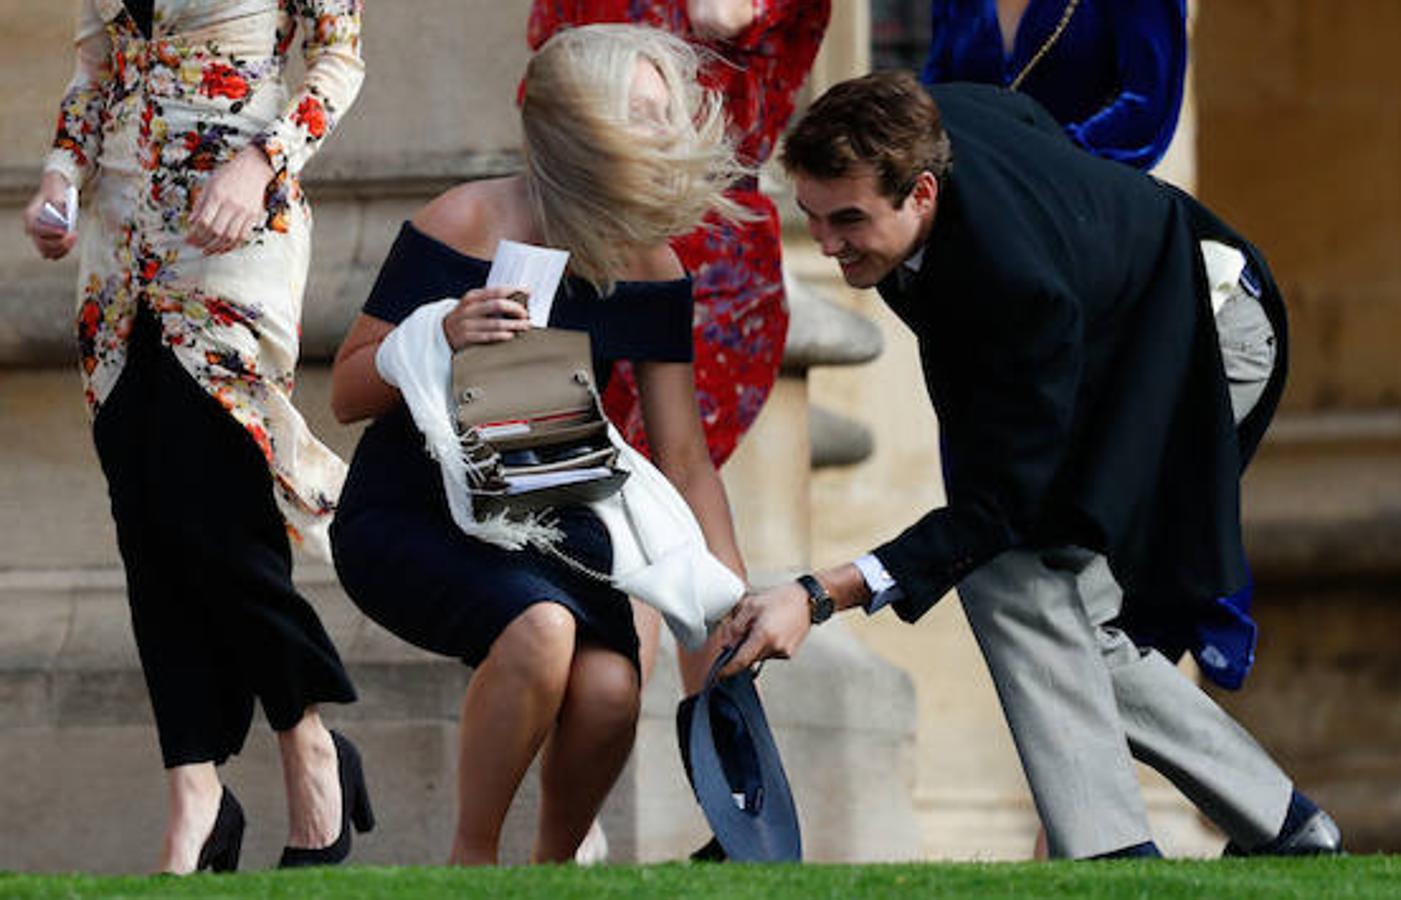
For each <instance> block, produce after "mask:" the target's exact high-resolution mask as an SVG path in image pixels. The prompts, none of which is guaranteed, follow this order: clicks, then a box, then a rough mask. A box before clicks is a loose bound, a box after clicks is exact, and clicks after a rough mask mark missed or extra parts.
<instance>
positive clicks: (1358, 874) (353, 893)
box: [0, 856, 1401, 900]
mask: <svg viewBox="0 0 1401 900" xmlns="http://www.w3.org/2000/svg"><path fill="white" fill-rule="evenodd" d="M0 897H52V898H81V897H102V898H121V897H288V898H320V897H326V898H356V897H415V898H417V897H429V898H433V897H444V898H447V897H451V898H454V900H461V898H478V897H480V898H516V897H520V898H536V897H538V898H542V900H566V898H572V897H617V898H621V897H627V898H633V897H662V898H675V900H704V898H715V900H785V898H803V900H810V898H841V900H847V898H864V897H890V898H899V900H911V898H916V897H941V898H942V897H976V898H979V900H986V898H999V897H1018V898H1028V897H1105V898H1116V900H1117V898H1130V897H1142V898H1152V900H1169V898H1176V897H1182V898H1193V900H1197V898H1218V897H1219V898H1224V900H1245V898H1251V897H1298V898H1308V900H1319V898H1355V897H1376V898H1387V900H1396V898H1401V857H1397V856H1354V857H1343V858H1330V859H1295V860H1285V859H1271V860H1219V861H1198V860H1173V861H1140V860H1124V861H1115V862H1097V863H1083V862H1082V863H1068V862H1056V863H930V864H925V865H877V866H830V865H803V866H798V865H783V866H741V865H686V864H669V865H659V866H604V867H600V868H593V869H579V868H574V867H572V866H569V867H535V868H517V869H472V870H466V869H417V868H382V869H368V868H349V869H322V870H311V871H299V872H255V873H249V874H246V875H200V876H195V877H191V878H169V877H99V876H92V875H5V874H0Z"/></svg>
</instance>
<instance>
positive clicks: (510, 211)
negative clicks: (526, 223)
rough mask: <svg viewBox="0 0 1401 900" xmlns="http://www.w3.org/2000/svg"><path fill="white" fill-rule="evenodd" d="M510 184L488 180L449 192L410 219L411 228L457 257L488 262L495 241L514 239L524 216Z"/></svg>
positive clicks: (505, 181)
mask: <svg viewBox="0 0 1401 900" xmlns="http://www.w3.org/2000/svg"><path fill="white" fill-rule="evenodd" d="M513 181H514V179H511V178H492V179H484V180H481V181H469V182H466V183H464V184H459V185H457V186H456V187H454V188H450V189H449V190H446V191H444V192H443V193H441V194H439V195H438V196H437V197H434V198H433V199H432V200H431V201H429V202H428V205H427V206H424V207H423V208H422V209H420V210H419V211H418V212H417V213H416V214H415V215H414V217H413V224H414V227H415V228H417V229H418V230H419V231H421V232H423V233H424V234H426V235H428V236H429V237H431V238H433V239H435V240H438V241H441V242H442V243H444V244H447V245H448V246H449V247H452V248H453V249H454V250H457V251H459V252H461V253H466V254H468V255H469V256H476V257H478V258H481V259H490V258H491V257H492V255H493V254H495V252H496V243H497V241H499V240H501V239H502V238H503V237H504V238H511V237H516V233H517V232H518V231H519V230H520V226H519V224H518V223H519V222H520V221H521V220H522V218H523V217H524V216H525V212H526V211H525V210H523V209H520V208H519V204H518V203H517V201H516V192H515V191H514V190H513V186H512V184H511V183H512V182H513ZM516 239H520V238H519V237H516Z"/></svg>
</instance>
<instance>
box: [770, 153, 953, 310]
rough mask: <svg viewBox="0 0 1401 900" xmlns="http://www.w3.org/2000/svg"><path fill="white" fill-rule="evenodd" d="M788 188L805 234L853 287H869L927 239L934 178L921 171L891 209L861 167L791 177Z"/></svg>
mask: <svg viewBox="0 0 1401 900" xmlns="http://www.w3.org/2000/svg"><path fill="white" fill-rule="evenodd" d="M793 183H794V187H795V189H796V193H797V200H798V206H799V208H801V209H802V211H803V215H805V216H806V217H807V224H808V234H810V235H812V239H813V240H814V241H817V244H818V246H819V247H820V248H821V249H822V255H824V256H830V257H833V258H834V259H836V261H837V265H838V266H840V267H841V270H842V278H844V279H845V280H846V283H847V284H849V285H851V286H852V287H859V288H868V287H874V286H875V285H876V284H877V283H878V282H879V281H880V280H881V279H882V278H884V277H885V276H887V275H889V274H890V273H891V272H892V271H894V269H895V267H896V266H898V265H900V263H902V262H904V261H905V260H906V259H908V258H909V257H910V256H911V255H912V254H913V253H914V252H915V250H916V249H917V248H918V247H919V245H920V244H921V243H922V242H923V240H924V238H925V237H926V236H928V234H929V226H930V225H931V224H932V223H933V220H934V207H935V201H936V199H937V196H938V191H939V188H938V181H937V180H935V178H934V176H933V175H931V174H929V173H928V172H922V173H920V175H919V178H918V179H917V180H916V182H915V186H914V188H913V190H911V191H910V193H909V194H908V195H907V196H906V197H905V198H904V200H902V201H901V202H900V203H899V205H896V204H895V203H894V202H893V201H892V200H891V199H890V197H888V196H886V195H885V194H883V193H881V191H880V186H879V183H878V182H877V179H876V173H875V171H874V170H873V169H871V168H869V167H866V166H861V167H859V168H857V169H856V170H854V171H853V172H851V173H850V174H847V175H843V176H840V177H838V178H817V177H814V176H812V175H808V174H806V173H804V172H797V173H795V174H794V176H793Z"/></svg>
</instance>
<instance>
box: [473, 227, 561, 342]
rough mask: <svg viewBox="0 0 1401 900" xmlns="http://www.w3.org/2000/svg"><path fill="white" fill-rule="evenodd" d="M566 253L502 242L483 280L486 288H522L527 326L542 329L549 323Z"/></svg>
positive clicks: (497, 246)
mask: <svg viewBox="0 0 1401 900" xmlns="http://www.w3.org/2000/svg"><path fill="white" fill-rule="evenodd" d="M568 262H569V251H567V250H555V249H552V248H550V247H537V246H535V245H534V244H522V243H519V242H517V241H501V242H500V243H498V244H497V245H496V256H495V258H494V259H492V261H491V271H490V272H488V273H487V276H486V286H487V287H514V288H522V289H524V290H526V291H528V292H529V293H530V300H529V301H528V305H529V309H530V324H531V325H534V326H535V327H536V328H544V327H545V326H546V325H548V324H549V323H550V308H551V307H552V306H554V302H555V291H557V290H559V282H560V279H561V278H563V277H564V266H565V264H566V263H568Z"/></svg>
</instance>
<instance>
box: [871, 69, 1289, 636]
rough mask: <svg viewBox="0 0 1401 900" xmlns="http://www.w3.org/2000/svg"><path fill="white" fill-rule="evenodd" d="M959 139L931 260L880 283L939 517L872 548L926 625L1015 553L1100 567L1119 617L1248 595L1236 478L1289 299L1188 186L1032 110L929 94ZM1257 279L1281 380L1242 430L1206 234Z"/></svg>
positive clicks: (987, 91)
mask: <svg viewBox="0 0 1401 900" xmlns="http://www.w3.org/2000/svg"><path fill="white" fill-rule="evenodd" d="M931 93H932V95H933V96H934V99H935V101H936V102H937V103H938V105H939V107H940V110H941V112H942V115H943V120H944V125H945V127H946V129H947V131H948V134H949V137H950V141H951V143H952V147H953V169H952V172H951V174H950V175H949V177H948V179H947V180H946V182H945V183H944V185H943V186H942V189H941V191H940V194H939V200H938V206H937V209H936V211H935V219H934V225H933V228H932V230H931V233H930V236H929V238H928V242H927V244H926V248H925V257H924V264H923V267H922V268H921V270H920V272H919V275H918V276H917V277H916V279H915V280H914V282H913V283H912V284H910V285H908V286H907V287H906V288H905V289H902V288H901V287H900V285H899V284H898V279H897V278H896V276H895V275H893V274H892V276H891V277H889V278H887V279H886V280H885V281H883V282H882V283H881V284H880V285H879V286H878V289H879V291H880V293H881V295H882V297H883V298H884V299H885V300H886V302H887V303H888V304H889V305H890V307H891V308H892V309H893V310H894V311H895V313H896V314H897V315H898V316H899V317H900V318H901V319H902V320H903V321H904V323H905V324H906V325H908V326H909V327H910V329H911V330H912V331H913V332H914V333H915V335H916V336H917V338H918V341H919V349H920V357H921V363H922V366H923V372H924V379H925V383H926V386H927V388H928V391H929V396H930V398H931V400H932V401H933V404H934V408H935V411H936V412H937V414H938V416H939V421H940V427H941V431H942V434H943V436H944V438H945V440H946V442H947V447H948V451H949V456H950V458H951V459H952V461H953V465H952V470H951V471H950V472H949V478H948V482H947V490H948V497H949V502H948V505H947V506H945V507H943V508H941V509H936V510H934V511H932V512H930V513H929V514H927V515H926V516H924V517H923V518H922V519H920V520H919V521H918V522H916V523H915V524H914V525H912V526H911V527H910V528H908V529H907V530H906V531H905V532H904V533H903V534H901V535H900V536H899V537H897V538H895V539H894V540H892V541H890V542H888V543H886V544H884V545H882V546H881V547H879V548H877V549H876V551H875V554H876V556H877V557H878V558H879V559H880V560H881V562H882V563H883V564H884V565H885V567H886V568H887V570H888V571H889V572H890V574H891V575H892V576H893V577H894V578H895V580H896V582H897V583H898V584H899V585H900V587H901V588H902V589H903V592H904V597H903V598H902V599H900V600H898V601H896V602H895V603H894V604H893V606H894V608H895V609H896V612H897V613H898V614H899V615H900V616H901V617H902V618H904V619H906V620H913V619H915V618H917V617H919V616H920V615H922V614H923V613H924V612H925V611H926V610H928V608H929V607H930V606H931V605H933V603H935V602H936V601H937V600H938V599H939V597H941V596H942V595H943V594H944V593H945V592H947V591H948V589H949V588H951V587H952V586H954V585H955V584H956V583H957V582H958V581H959V580H960V579H961V578H962V577H963V576H964V575H966V574H968V573H969V572H970V571H972V570H973V569H974V568H976V567H978V566H980V565H982V564H983V563H985V562H987V561H988V560H990V559H991V558H992V557H994V556H996V555H997V554H998V553H1000V552H1002V551H1004V550H1007V549H1010V548H1013V547H1019V546H1033V547H1036V546H1056V545H1063V544H1074V545H1078V546H1083V547H1087V548H1090V549H1093V550H1097V551H1100V552H1103V553H1105V554H1106V555H1107V556H1108V558H1109V562H1110V565H1111V567H1112V569H1113V570H1114V573H1115V575H1116V577H1117V578H1118V579H1119V581H1120V583H1121V584H1122V585H1124V587H1125V588H1126V593H1127V594H1128V596H1129V598H1130V602H1131V604H1132V605H1133V606H1134V607H1136V609H1137V610H1138V611H1140V612H1142V611H1146V610H1148V609H1150V608H1155V607H1160V608H1163V609H1176V610H1179V611H1180V610H1182V609H1183V608H1184V606H1183V604H1188V605H1191V604H1197V605H1198V607H1199V608H1204V606H1202V604H1205V603H1207V602H1210V601H1211V600H1213V599H1214V598H1216V597H1220V596H1224V595H1227V594H1230V593H1232V592H1233V591H1235V590H1236V589H1238V588H1240V587H1241V586H1243V585H1244V584H1245V583H1246V580H1247V577H1248V576H1247V573H1246V570H1245V564H1244V553H1243V548H1242V546H1241V533H1240V509H1239V478H1240V472H1241V470H1242V469H1243V467H1244V465H1245V463H1246V461H1247V460H1248V459H1249V458H1250V455H1251V454H1252V453H1253V451H1254V449H1255V447H1256V445H1257V444H1258V442H1259V440H1260V437H1261V436H1262V435H1263V433H1264V430H1265V427H1266V425H1267V424H1268V422H1269V419H1270V417H1271V416H1272V415H1273V412H1274V409H1275V407H1276V405H1277V404H1278V401H1279V395H1280V392H1281V390H1282V387H1283V380H1284V372H1285V367H1286V366H1285V363H1286V358H1287V346H1286V340H1285V338H1286V333H1285V320H1284V307H1283V304H1282V302H1281V300H1280V297H1279V293H1278V290H1277V289H1276V287H1275V285H1274V282H1273V280H1272V279H1271V278H1270V275H1269V270H1268V269H1267V268H1266V266H1265V262H1264V260H1263V259H1262V258H1261V256H1260V254H1259V253H1258V252H1257V251H1256V250H1255V248H1254V247H1252V246H1251V245H1250V244H1249V243H1247V242H1246V241H1245V240H1244V239H1243V238H1241V237H1240V235H1238V234H1236V233H1235V232H1233V231H1232V230H1231V229H1230V228H1229V227H1227V226H1226V225H1225V224H1224V223H1222V222H1221V221H1220V220H1219V219H1217V218H1216V217H1215V216H1214V215H1212V214H1211V213H1210V212H1208V211H1207V210H1206V209H1205V208H1204V207H1202V206H1201V205H1200V204H1198V203H1197V202H1196V201H1195V200H1193V199H1192V198H1190V197H1188V196H1187V195H1186V194H1183V193H1182V192H1180V191H1178V190H1176V189H1175V188H1172V187H1170V186H1168V185H1165V184H1163V183H1161V182H1159V181H1157V180H1155V179H1153V178H1151V177H1150V176H1147V175H1144V174H1141V173H1139V172H1137V171H1135V170H1133V169H1130V168H1128V167H1126V166H1121V165H1118V164H1115V163H1112V162H1106V161H1104V160H1101V159H1097V158H1095V157H1093V156H1091V155H1089V154H1087V153H1085V152H1084V151H1082V150H1080V149H1079V148H1077V147H1075V146H1074V145H1073V144H1072V143H1071V142H1070V141H1069V140H1068V139H1067V138H1066V137H1065V135H1064V134H1063V133H1062V131H1061V129H1060V128H1059V126H1058V125H1057V124H1056V122H1055V120H1054V119H1052V118H1051V117H1050V115H1049V114H1048V113H1046V111H1045V110H1044V109H1042V108H1041V107H1040V106H1039V105H1038V104H1037V103H1036V102H1035V101H1033V100H1031V99H1030V98H1028V97H1026V96H1024V95H1020V94H1014V93H1011V92H1008V91H1006V90H1003V89H1001V88H994V87H988V86H984V85H944V86H936V87H934V88H933V89H932V90H931ZM1208 237H1209V238H1214V239H1216V240H1220V241H1223V242H1225V243H1228V244H1231V245H1234V246H1237V247H1240V248H1241V249H1242V250H1243V251H1244V252H1245V253H1246V255H1247V257H1248V258H1249V260H1250V263H1251V265H1252V267H1253V268H1254V270H1255V272H1256V273H1257V274H1258V275H1259V276H1260V281H1261V287H1262V298H1261V299H1262V304H1263V305H1264V307H1265V310H1266V312H1267V314H1268V315H1269V317H1270V319H1271V322H1272V323H1273V325H1274V327H1275V331H1276V338H1277V359H1278V362H1277V366H1276V369H1275V372H1274V374H1273V376H1272V378H1271V380H1270V383H1269V385H1268V386H1267V388H1266V391H1265V394H1264V396H1263V397H1262V399H1261V400H1260V402H1259V404H1258V405H1257V406H1256V408H1255V410H1254V411H1253V412H1252V413H1251V415H1250V416H1249V417H1247V418H1246V420H1245V421H1244V422H1243V423H1242V424H1241V426H1240V428H1239V429H1237V428H1236V427H1235V426H1234V423H1233V420H1232V416H1231V407H1230V398H1229V394H1228V391H1227V387H1226V382H1225V374H1224V371H1223V369H1222V363H1221V357H1220V352H1219V349H1218V347H1217V338H1216V328H1215V322H1214V320H1213V317H1212V314H1211V307H1210V301H1209V298H1208V294H1207V289H1206V279H1205V273H1204V272H1203V268H1202V261H1201V255H1200V252H1199V249H1198V244H1199V241H1200V240H1201V239H1203V238H1208Z"/></svg>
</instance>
